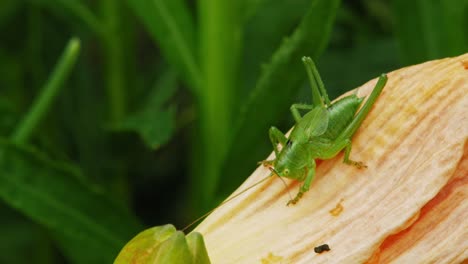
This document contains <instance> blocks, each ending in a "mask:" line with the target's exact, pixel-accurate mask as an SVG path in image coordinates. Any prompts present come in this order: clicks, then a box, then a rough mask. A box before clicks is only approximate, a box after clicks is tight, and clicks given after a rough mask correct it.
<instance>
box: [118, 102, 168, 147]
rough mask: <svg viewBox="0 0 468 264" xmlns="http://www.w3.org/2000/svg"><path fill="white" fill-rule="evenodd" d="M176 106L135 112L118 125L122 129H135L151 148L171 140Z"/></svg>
mask: <svg viewBox="0 0 468 264" xmlns="http://www.w3.org/2000/svg"><path fill="white" fill-rule="evenodd" d="M174 120H175V108H174V107H170V108H169V109H167V110H156V111H149V110H148V111H142V112H138V113H135V114H133V115H131V116H129V117H127V118H126V119H125V120H123V121H122V123H120V124H119V125H117V127H116V129H118V130H120V131H135V132H137V133H138V134H139V135H140V137H141V138H142V139H143V141H144V143H145V144H146V145H147V146H148V147H149V148H151V149H157V148H159V147H160V146H161V145H164V144H165V143H167V142H168V141H169V139H170V138H171V136H172V134H173V132H174V126H175V125H174Z"/></svg>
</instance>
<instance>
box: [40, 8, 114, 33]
mask: <svg viewBox="0 0 468 264" xmlns="http://www.w3.org/2000/svg"><path fill="white" fill-rule="evenodd" d="M34 2H37V3H38V4H41V5H44V6H46V7H48V8H49V9H51V10H52V11H53V12H55V13H56V14H57V15H59V16H63V17H64V18H65V19H67V18H68V16H64V15H63V14H61V12H63V11H65V12H66V13H69V14H72V15H73V16H75V17H76V18H78V19H79V20H80V22H82V23H84V24H85V25H86V26H87V27H89V28H90V29H91V30H92V31H94V33H96V34H97V35H99V36H101V37H103V36H105V35H106V34H107V32H108V31H107V30H108V29H107V28H106V27H105V25H104V23H102V22H101V21H100V20H99V18H98V17H97V16H96V15H95V14H94V13H93V12H91V10H90V9H89V8H88V7H87V6H86V5H85V4H84V3H83V2H84V1H82V0H56V1H50V0H35V1H34Z"/></svg>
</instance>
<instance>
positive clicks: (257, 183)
mask: <svg viewBox="0 0 468 264" xmlns="http://www.w3.org/2000/svg"><path fill="white" fill-rule="evenodd" d="M269 169H270V171H271V173H270V175H268V176H266V177H265V178H263V179H261V180H259V181H258V182H256V183H254V184H253V185H251V186H249V187H247V188H245V189H244V190H242V191H240V192H239V193H237V194H235V195H234V196H232V197H231V198H229V199H227V200H224V201H223V202H222V203H220V204H219V205H218V206H216V207H215V208H213V209H211V210H210V211H208V212H207V213H205V214H203V215H202V216H200V217H198V218H197V219H195V220H194V221H193V222H191V223H190V224H189V225H187V226H186V227H184V228H183V229H182V232H185V230H187V229H188V228H189V227H191V226H193V225H194V224H196V223H197V222H198V221H200V220H202V219H203V218H205V217H206V216H208V215H209V214H211V213H212V212H213V211H214V210H216V209H218V208H219V207H221V206H222V205H224V204H226V203H228V202H230V201H231V200H233V199H235V198H237V197H238V196H239V195H241V194H243V193H245V192H246V191H248V190H250V189H252V188H253V187H255V186H257V185H259V184H260V183H262V182H264V181H266V180H267V179H268V178H270V177H271V176H272V175H273V174H276V172H275V171H274V169H273V168H269ZM276 175H278V174H276ZM280 178H281V177H280ZM283 182H284V181H283ZM289 196H291V195H289Z"/></svg>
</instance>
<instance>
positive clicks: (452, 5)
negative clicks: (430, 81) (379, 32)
mask: <svg viewBox="0 0 468 264" xmlns="http://www.w3.org/2000/svg"><path fill="white" fill-rule="evenodd" d="M393 11H394V14H395V19H396V33H397V37H398V40H399V43H400V48H401V54H402V57H403V61H404V63H405V64H415V63H420V62H423V61H426V60H431V59H437V58H443V57H448V56H455V55H459V54H462V53H464V52H466V48H467V47H468V34H467V33H468V32H467V21H468V12H467V11H468V1H466V0H445V1H439V0H415V1H405V0H394V1H393Z"/></svg>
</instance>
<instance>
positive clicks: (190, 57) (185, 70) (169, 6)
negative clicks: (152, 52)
mask: <svg viewBox="0 0 468 264" xmlns="http://www.w3.org/2000/svg"><path fill="white" fill-rule="evenodd" d="M127 3H128V5H129V6H130V7H131V8H132V9H133V10H134V12H135V13H136V14H137V16H138V17H140V19H141V20H142V22H143V24H144V25H145V26H146V28H147V30H148V31H149V32H150V34H151V36H152V37H153V39H154V40H155V42H156V43H157V44H158V46H159V48H160V49H161V51H162V53H163V55H164V56H165V58H166V60H167V61H169V62H170V63H171V64H172V65H173V66H174V68H175V69H176V70H177V71H178V73H179V74H180V75H181V76H182V77H183V78H184V79H185V80H186V82H187V83H188V84H189V87H190V88H192V91H193V92H194V91H195V89H196V88H197V87H199V85H200V79H199V78H200V73H199V71H200V69H199V65H197V62H196V55H195V54H196V52H195V51H196V50H197V49H196V45H195V43H196V40H195V26H194V22H193V18H192V16H191V14H190V12H189V10H188V8H187V6H186V5H185V2H184V1H182V0H128V1H127Z"/></svg>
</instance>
